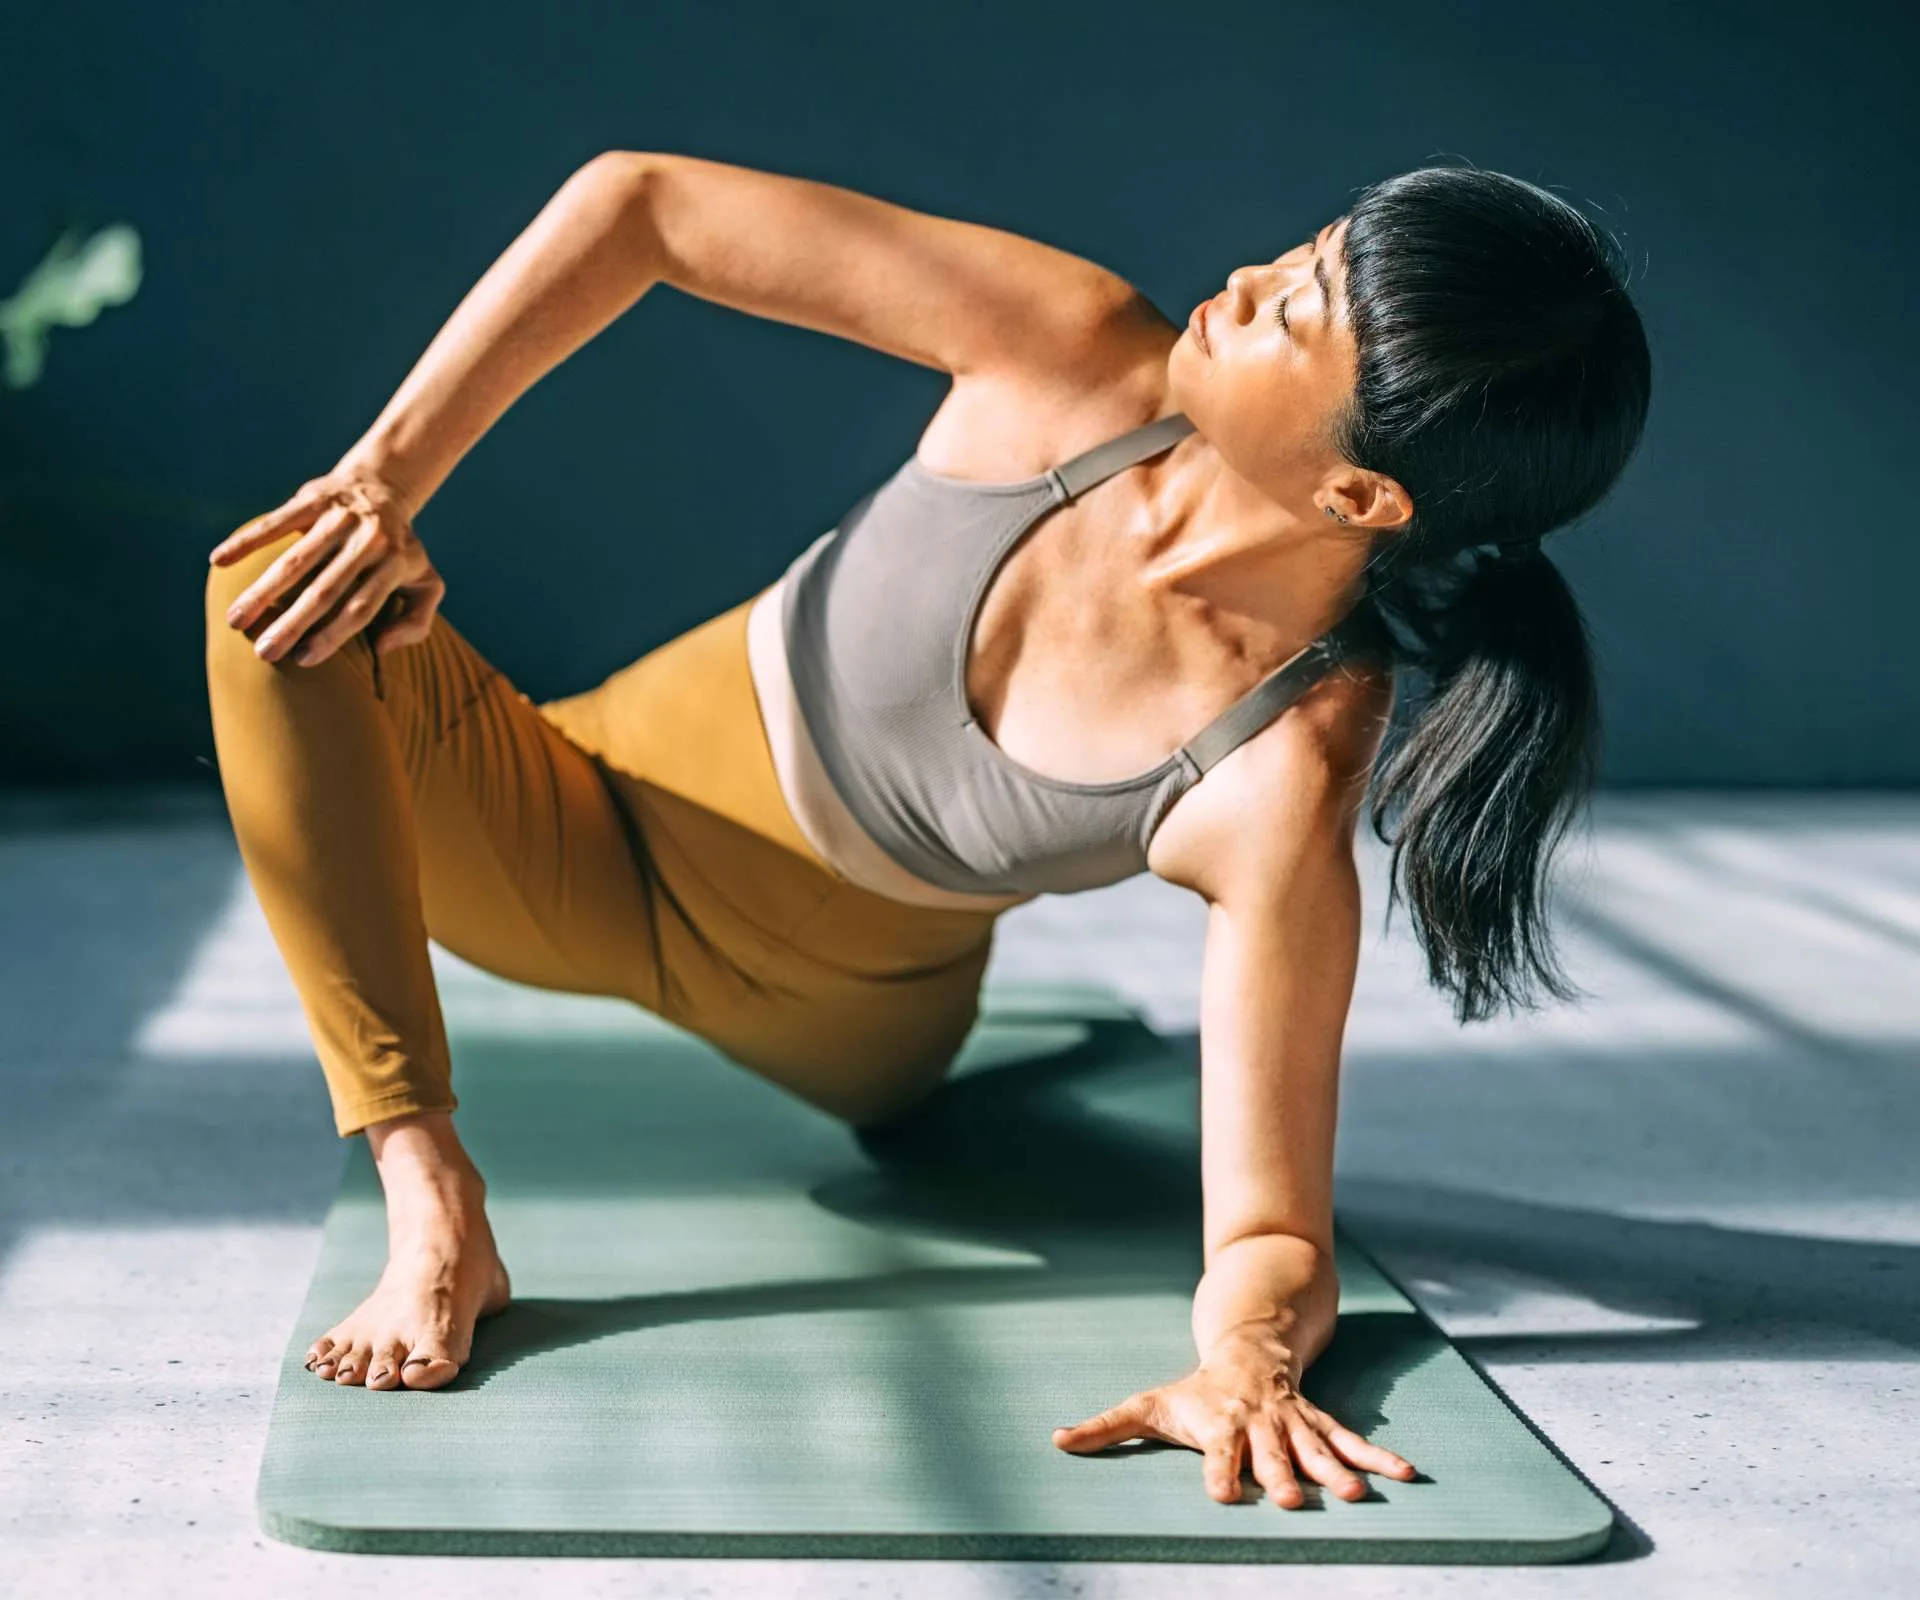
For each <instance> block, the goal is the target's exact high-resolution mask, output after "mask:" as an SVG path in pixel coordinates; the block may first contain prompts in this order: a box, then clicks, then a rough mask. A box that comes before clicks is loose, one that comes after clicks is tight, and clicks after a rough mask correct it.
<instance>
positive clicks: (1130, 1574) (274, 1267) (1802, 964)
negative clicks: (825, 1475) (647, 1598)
mask: <svg viewBox="0 0 1920 1600" xmlns="http://www.w3.org/2000/svg"><path fill="white" fill-rule="evenodd" d="M1363 860H1364V862H1365V865H1366V871H1367V874H1368V878H1367V893H1368V913H1367V920H1368V924H1369V928H1368V939H1367V948H1366V951H1365V954H1364V956H1363V961H1362V970H1361V977H1360V985H1359V992H1358V995H1357V997H1356V1000H1355V1006H1354V1013H1353V1017H1352V1021H1351V1024H1350V1026H1349V1029H1348V1034H1347V1058H1346V1068H1345V1073H1346V1076H1345V1080H1344V1084H1345V1087H1344V1090H1343V1103H1344V1110H1343V1125H1342V1133H1341V1145H1340V1156H1339V1162H1340V1167H1339V1170H1340V1206H1341V1212H1342V1215H1343V1217H1344V1218H1346V1219H1347V1220H1348V1221H1349V1222H1350V1223H1351V1224H1352V1225H1354V1227H1355V1230H1356V1232H1358V1233H1359V1234H1360V1235H1361V1236H1362V1237H1363V1238H1364V1239H1365V1240H1366V1241H1367V1242H1368V1243H1369V1245H1371V1246H1372V1247H1373V1249H1374V1250H1375V1251H1376V1253H1377V1254H1378V1255H1379V1256H1380V1258H1381V1260H1382V1262H1383V1263H1384V1264H1385V1265H1386V1266H1387V1267H1388V1268H1389V1270H1391V1271H1393V1272H1394V1273H1395V1274H1396V1276H1398V1277H1399V1278H1400V1280H1401V1281H1402V1282H1403V1283H1405V1284H1407V1285H1408V1286H1409V1287H1410V1288H1411V1289H1412V1290H1413V1291H1414V1293H1415V1294H1416V1295H1417V1297H1418V1298H1419V1299H1420V1300H1421V1302H1422V1303H1423V1304H1424V1305H1425V1307H1426V1308H1427V1309H1428V1310H1429V1311H1430V1312H1431V1313H1432V1314H1433V1315H1434V1317H1435V1318H1436V1319H1437V1320H1438V1321H1439V1322H1440V1323H1441V1325H1442V1326H1443V1327H1444V1328H1446V1330H1447V1331H1448V1332H1449V1333H1450V1334H1451V1335H1452V1336H1453V1338H1454V1339H1455V1340H1456V1341H1458V1343H1459V1344H1460V1345H1461V1347H1462V1348H1463V1349H1465V1350H1466V1351H1467V1352H1468V1353H1469V1354H1470V1355H1472V1356H1473V1357H1474V1358H1475V1359H1476V1360H1478V1361H1479V1362H1480V1363H1481V1364H1482V1365H1483V1367H1484V1368H1485V1369H1486V1370H1487V1371H1488V1372H1489V1373H1490V1374H1491V1375H1492V1376H1493V1378H1494V1379H1495V1381H1496V1382H1498V1383H1499V1384H1500V1385H1501V1387H1502V1388H1504V1389H1505V1391H1506V1392H1507V1394H1508V1395H1509V1396H1511V1398H1512V1399H1513V1400H1514V1402H1515V1403H1516V1404H1518V1405H1519V1406H1520V1407H1521V1409H1522V1410H1524V1411H1525V1412H1526V1414H1527V1415H1528V1416H1530V1417H1531V1418H1532V1419H1533V1420H1534V1422H1535V1423H1536V1424H1538V1425H1539V1426H1540V1427H1541V1428H1542V1429H1543V1430H1544V1431H1545V1432H1546V1433H1547V1434H1548V1436H1549V1437H1551V1438H1552V1439H1553V1440H1554V1441H1555V1442H1556V1443H1557V1444H1558V1445H1559V1447H1560V1448H1561V1450H1562V1451H1564V1452H1565V1453H1566V1454H1567V1456H1568V1457H1569V1458H1570V1459H1571V1460H1572V1461H1573V1462H1574V1463H1575V1464H1576V1465H1578V1466H1579V1467H1580V1468H1581V1469H1582V1470H1583V1471H1584V1472H1585V1473H1586V1474H1587V1475H1588V1476H1589V1477H1590V1479H1591V1480H1592V1481H1593V1482H1594V1483H1595V1484H1596V1485H1597V1486H1598V1487H1599V1488H1600V1489H1601V1491H1602V1492H1604V1493H1605V1494H1606V1495H1608V1496H1609V1497H1610V1498H1611V1499H1612V1501H1613V1502H1614V1503H1615V1505H1616V1506H1617V1507H1618V1508H1619V1511H1620V1514H1621V1516H1622V1518H1623V1528H1622V1531H1621V1532H1620V1534H1619V1536H1618V1537H1617V1539H1616V1541H1615V1545H1614V1547H1613V1549H1612V1550H1611V1551H1609V1552H1608V1554H1607V1555H1606V1556H1605V1557H1603V1558H1601V1559H1599V1560H1597V1561H1595V1562H1590V1563H1586V1564H1583V1565H1580V1566H1574V1567H1554V1568H1539V1567H1535V1568H1508V1569H1476V1568H1464V1567H1453V1568H1445V1567H1427V1568H1419V1567H1389V1568H1369V1567H1357V1566H1356V1567H1320V1568H1313V1569H1291V1570H1283V1571H1275V1570H1273V1569H1271V1568H1267V1567H1251V1566H1249V1567H1208V1568H1206V1569H1205V1570H1204V1571H1203V1572H1194V1573H1187V1574H1175V1573H1173V1572H1171V1571H1170V1570H1169V1569H1167V1568H1165V1567H1160V1566H1152V1565H1114V1566H1100V1565H1089V1564H1062V1565H1057V1566H1054V1565H1045V1564H1039V1563H1001V1564H971V1563H947V1562H835V1563H818V1562H816V1563H809V1562H768V1561H737V1562H680V1561H674V1562H664V1561H662V1562H641V1561H498V1560H481V1559H472V1558H463V1559H390V1558H372V1557H358V1556H327V1555H316V1554H314V1553H311V1552H307V1551H301V1550H295V1549H291V1548H288V1547H286V1546H282V1545H278V1544H276V1543H274V1542H273V1541H271V1540H269V1539H267V1538H265V1537H264V1536H263V1535H262V1534H261V1533H259V1532H258V1530H257V1528H256V1526H255V1522H254V1514H253V1498H252V1497H253V1488H254V1478H255V1473H256V1470H257V1467H258V1463H259V1457H260V1451H261V1447H262V1443H263V1441H264V1437H265V1427H266V1420H267V1411H268V1403H269V1400H270V1397H271V1385H272V1381H273V1375H274V1372H275V1369H276V1363H277V1361H278V1358H279V1355H280V1351H281V1349H282V1346H283V1343H284V1341H285V1339H286V1337H287V1334H288V1330H289V1328H290V1327H291V1324H292V1320H293V1316H294V1312H295V1310H296V1308H297V1306H298V1304H299V1301H300V1298H301V1296H302V1293H303V1291H304V1289H305V1286H306V1283H307V1279H308V1275H309V1273H310V1271H311V1268H312V1265H313V1260H314V1253H315V1250H316V1247H317V1243H318V1238H319V1225H320V1221H321V1219H322V1217H323V1215H324V1212H325V1209H326V1205H327V1202H328V1198H329V1196H330V1194H331V1192H332V1189H333V1185H334V1181H335V1176H336V1174H337V1171H338V1168H339V1163H340V1160H341V1156H342V1146H341V1144H340V1142H339V1141H338V1140H337V1139H336V1138H335V1136H334V1134H333V1131H332V1126H331V1123H330V1121H329V1119H328V1115H327V1108H326V1100H325V1096H324V1093H323V1091H322V1087H321V1083H320V1079H319V1074H318V1071H317V1069H316V1068H315V1067H314V1065H313V1063H312V1059H311V1055H310V1053H309V1051H308V1046H307V1041H306V1036H305V1032H304V1029H303V1026H302V1023H301V1019H300V1014H299V1011H298V1009H297V1006H296V1004H295V1001H294V998H293V992H292V989H291V987H290V985H289V984H288V981H287V979H286V976H285V973H284V970H283V969H282V968H281V967H280V965H279V959H278V956H277V954H276V952H275V950H274V948H273V945H272V942H271V940H270V938H269V937H268V934H267V931H266V927H265V924H264V922H263V921H262V919H261V917H260V914H259V911H258V909H257V907H256V906H255V904H254V902H253V899H252V897H251V894H250V893H249V891H248V889H247V887H246V883H245V880H244V878H243V877H242V876H241V875H240V872H239V865H238V858H237V856H236V855H235V852H234V848H233V843H232V839H231V836H230V834H229V833H228V831H227V828H226V822H225V816H224V813H223V812H222V811H221V809H220V808H219V801H218V796H217V794H214V793H212V792H210V791H185V790H139V791H126V792H123V793H119V794H115V795H107V796H96V797H92V798H80V797H66V798H52V799H47V798H23V797H13V798H11V799H6V800H4V801H0V941H4V958H5V959H4V964H3V965H0V1107H3V1108H4V1109H0V1351H3V1352H4V1358H3V1359H4V1366H3V1368H0V1590H4V1591H5V1592H7V1593H17V1594H21V1595H27V1594H31V1595H34V1596H36V1597H53V1596H59V1595H89V1596H91V1595H108V1594H110V1595H113V1596H115V1597H116V1600H123V1597H126V1596H130V1595H146V1594H165V1595H170V1596H171V1595H195V1596H219V1595H227V1594H232V1595H236V1596H238V1595H245V1596H248V1597H249V1600H251V1597H254V1596H259V1595H272V1596H276V1597H278V1596H301V1595H316V1596H317V1595H327V1596H333V1595H336V1594H338V1593H340V1592H343V1591H348V1590H350V1592H352V1593H353V1594H355V1595H356V1596H358V1597H372V1596H382V1595H389V1594H391V1595H401V1594H405V1595H408V1596H412V1597H421V1596H432V1595H437V1594H442V1593H445V1594H449V1595H451V1594H455V1593H458V1594H460V1595H463V1596H492V1595H502V1596H505V1595H515V1596H518V1595H522V1594H525V1593H528V1592H537V1593H540V1594H542V1595H547V1594H552V1595H691V1594H699V1595H711V1596H729V1595H755V1596H759V1595H806V1596H814V1595H819V1596H826V1595H833V1596H843V1595H855V1594H857V1595H861V1596H873V1597H876V1600H878V1597H882V1596H888V1595H894V1594H904V1593H907V1592H912V1593H913V1594H915V1595H916V1596H924V1597H926V1600H947V1597H958V1596H966V1597H975V1596H993V1597H996V1600H997V1597H1008V1600H1011V1597H1024V1596H1041V1595H1046V1596H1057V1595H1063V1594H1071V1595H1101V1596H1106V1595H1115V1596H1118V1595H1140V1596H1146V1595H1157V1594H1160V1593H1164V1592H1165V1590H1166V1588H1167V1586H1168V1584H1169V1582H1170V1581H1171V1580H1176V1579H1185V1578H1191V1579H1192V1580H1193V1581H1195V1582H1198V1583H1203V1584H1204V1585H1205V1587H1206V1592H1207V1593H1208V1594H1209V1595H1217V1596H1234V1595H1249V1596H1251V1595H1255V1594H1259V1595H1269V1594H1272V1593H1275V1592H1277V1591H1278V1590H1279V1589H1281V1588H1285V1589H1287V1590H1288V1591H1289V1592H1298V1593H1310V1594H1314V1595H1330V1596H1342V1595H1388V1594H1391V1595H1395V1596H1420V1595H1429V1594H1443V1593H1444V1594H1460V1593H1470V1594H1488V1595H1502V1596H1504V1595H1513V1596H1523V1595H1524V1596H1531V1595H1537V1594H1541V1593H1554V1594H1558V1595H1565V1596H1569V1597H1573V1596H1581V1597H1584V1596H1589V1595H1595V1596H1597V1595H1623V1596H1625V1595H1632V1596H1634V1597H1636V1600H1638V1597H1646V1596H1665V1595H1674V1596H1698V1595H1702V1594H1708V1593H1711V1594H1717V1595H1729V1596H1732V1595H1738V1596H1749V1595H1816V1594H1817V1595H1828V1594H1832V1593H1836V1592H1871V1591H1874V1590H1878V1591H1880V1592H1905V1588H1906V1586H1907V1585H1909V1584H1911V1583H1913V1582H1914V1581H1915V1577H1914V1575H1915V1574H1916V1573H1920V1519H1916V1518H1915V1516H1914V1511H1915V1507H1916V1505H1917V1504H1920V1500H1917V1499H1916V1494H1915V1491H1916V1489H1920V1467H1917V1466H1916V1464H1915V1455H1916V1453H1915V1450H1914V1447H1913V1443H1912V1441H1913V1439H1914V1438H1915V1437H1916V1435H1920V1403H1917V1399H1920V1358H1917V1356H1916V1351H1920V1163H1916V1159H1915V1144H1916V1134H1920V982H1916V981H1915V974H1916V966H1917V963H1916V956H1920V796H1891V795H1833V794H1828V795H1818V796H1813V795H1808V796H1778V795H1764V796H1763V795H1751V796H1718V795H1701V794H1660V795H1651V794H1622V795H1608V796H1603V797H1602V798H1601V800H1600V801H1599V803H1598V805H1597V806H1596V809H1595V826H1594V828H1593V829H1592V831H1591V833H1590V834H1585V835H1581V836H1577V837H1576V839H1575V841H1574V842H1573V844H1572V846H1571V848H1570V850H1569V854H1568V856H1567V858H1566V865H1567V871H1566V874H1565V876H1564V877H1563V880H1562V882H1563V885H1564V889H1563V896H1562V910H1563V916H1564V920H1563V923H1562V926H1563V927H1564V929H1565V930H1566V931H1565V934H1564V939H1565V946H1564V947H1565V950H1566V952H1567V958H1568V963H1569V966H1570V967H1571V969H1572V971H1573V973H1574V975H1575V977H1576V978H1577V979H1578V980H1579V981H1580V982H1581V983H1583V984H1584V985H1585V987H1586V988H1587V989H1588V990H1589V991H1591V994H1592V998H1591V999H1590V1000H1588V1001H1587V1002H1586V1003H1585V1004H1584V1005H1583V1006H1581V1007H1577V1008H1573V1007H1569V1008H1563V1009H1560V1010H1558V1011H1555V1012H1552V1013H1549V1014H1546V1015H1544V1016H1540V1017H1534V1018H1529V1019H1526V1020H1513V1021H1502V1022H1498V1023H1493V1024H1488V1025H1485V1026H1481V1027H1477V1028H1474V1029H1470V1030H1466V1031H1462V1030H1460V1029H1458V1028H1456V1027H1455V1025H1454V1023H1453V1021H1452V1018H1451V1016H1450V1015H1449V1014H1448V1012H1447V1011H1446V1009H1445V1007H1444V1005H1443V1004H1442V1002H1441V1000H1440V999H1439V997H1438V996H1437V995H1435V994H1433V993H1432V992H1431V991H1428V990H1427V989H1426V988H1425V987H1424V984H1423V978H1422V972H1421V968H1420V966H1419V962H1418V956H1417V951H1416V950H1415V948H1414V946H1413V945H1412V942H1411V940H1410V939H1409V938H1408V935H1407V931H1406V919H1405V913H1404V910H1402V911H1398V912H1396V913H1395V916H1394V921H1393V927H1392V930H1391V934H1390V935H1389V936H1384V937H1383V936H1382V932H1381V919H1382V915H1383V909H1384V905H1385V898H1384V892H1383V886H1384V880H1383V877H1382V868H1383V865H1384V852H1383V851H1381V850H1380V848H1379V847H1378V846H1376V845H1373V844H1371V842H1369V843H1368V845H1367V847H1366V850H1365V854H1364V856H1363ZM1201 913H1202V908H1201V906H1200V904H1199V902H1198V901H1196V900H1192V899H1191V898H1190V897H1189V896H1186V895H1185V894H1183V893H1182V892H1181V891H1178V890H1174V889H1171V888H1169V887H1167V886H1166V885H1163V884H1160V883H1158V882H1156V881H1154V880H1152V879H1148V878H1142V879H1136V880H1134V881H1132V882H1130V883H1127V884H1122V885H1118V886H1116V887H1114V888H1112V889H1109V890H1103V891H1099V892H1097V893H1094V894H1087V895H1078V896H1073V897H1069V898H1063V899H1057V900H1053V901H1040V902H1036V903H1034V904H1032V905H1029V906H1025V907H1022V908H1021V909H1020V910H1018V911H1016V912H1014V913H1012V914H1011V915H1009V916H1008V918H1007V919H1006V920H1005V922H1004V923H1003V924H1002V933H1001V937H1000V939H999V941H998V945H997V949H996V955H995V967H994V969H993V971H992V972H991V973H990V974H989V982H994V981H1005V980H1018V979H1028V978H1074V979H1091V980H1093V981H1097V982H1103V983H1107V984H1110V985H1112V986H1113V987H1114V988H1116V989H1118V990H1119V991H1120V992H1121V993H1123V994H1124V995H1126V996H1127V997H1129V998H1130V999H1132V1000H1133V1001H1134V1002H1135V1003H1136V1004H1138V1005H1139V1006H1140V1007H1141V1009H1142V1010H1143V1012H1144V1013H1145V1014H1146V1015H1147V1017H1148V1019H1149V1020H1150V1021H1152V1022H1153V1023H1154V1024H1155V1025H1156V1026H1158V1027H1160V1028H1162V1029H1163V1030H1165V1031H1167V1032H1169V1033H1172V1034H1176V1035H1186V1036H1187V1037H1186V1038H1185V1039H1184V1040H1183V1041H1182V1042H1183V1044H1184V1045H1186V1046H1189V1047H1190V1046H1191V1043H1192V1040H1191V1032H1192V1029H1193V1027H1194V1021H1195V1006H1196V998H1197V986H1198V978H1199V963H1200V949H1201V939H1200V934H1201V926H1202V914H1201ZM436 955H437V959H439V958H440V953H438V952H437V953H436ZM441 971H442V975H443V979H444V981H445V983H446V984H447V986H448V987H449V989H450V990H451V989H452V988H453V987H454V986H459V988H460V990H461V994H462V1002H461V1003H462V1005H463V1007H465V1008H468V1009H469V1010H471V1009H472V1008H478V1007H483V1006H484V1007H489V1008H492V1011H493V1013H495V1014H497V1020H498V1022H499V1024H500V1025H501V1026H503V1027H510V1026H512V1025H513V1018H514V1014H515V1006H516V1002H517V1001H518V1002H519V1003H521V1004H522V1006H523V1007H524V1000H523V999H522V996H523V995H524V993H525V992H524V991H516V990H514V989H512V988H510V987H509V986H506V985H503V984H499V983H496V982H495V981H494V980H492V979H490V978H487V977H485V976H484V975H481V974H478V973H475V972H474V971H473V970H472V969H471V968H467V967H465V966H463V965H462V964H461V963H459V962H457V961H454V960H451V959H442V960H441ZM604 1004H608V1003H604V1002H596V1001H586V1000H583V1001H579V1002H577V1005H578V1007H580V1008H582V1009H580V1010H579V1012H578V1015H579V1016H580V1018H581V1019H582V1025H583V1026H594V1025H597V1024H596V1022H595V1014H594V1011H593V1008H595V1007H596V1006H601V1005H604ZM549 1015H550V1012H549ZM543 1025H544V1024H543ZM1194 1492H1195V1493H1196V1494H1200V1493H1202V1492H1203V1491H1202V1489H1201V1486H1200V1476H1199V1469H1198V1458H1197V1457H1196V1458H1195V1473H1194Z"/></svg>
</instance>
